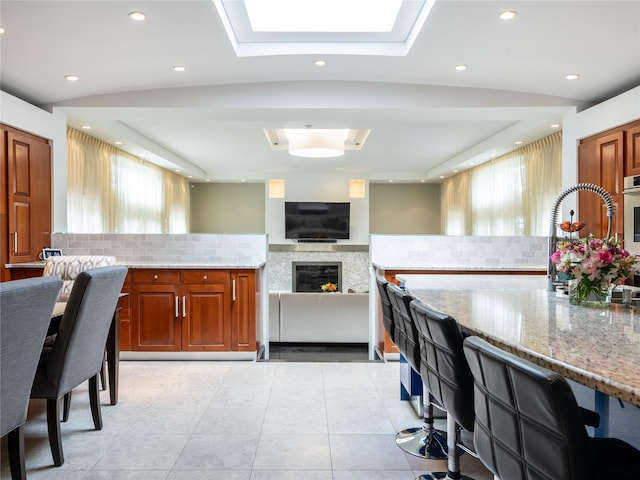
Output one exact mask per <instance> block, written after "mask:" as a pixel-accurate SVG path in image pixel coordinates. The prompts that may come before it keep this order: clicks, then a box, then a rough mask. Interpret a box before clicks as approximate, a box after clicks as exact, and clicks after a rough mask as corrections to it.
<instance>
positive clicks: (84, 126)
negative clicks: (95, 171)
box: [82, 125, 91, 130]
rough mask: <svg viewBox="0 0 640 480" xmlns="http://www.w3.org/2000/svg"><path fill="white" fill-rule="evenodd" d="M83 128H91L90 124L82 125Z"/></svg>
mask: <svg viewBox="0 0 640 480" xmlns="http://www.w3.org/2000/svg"><path fill="white" fill-rule="evenodd" d="M82 128H83V130H91V126H90V125H82Z"/></svg>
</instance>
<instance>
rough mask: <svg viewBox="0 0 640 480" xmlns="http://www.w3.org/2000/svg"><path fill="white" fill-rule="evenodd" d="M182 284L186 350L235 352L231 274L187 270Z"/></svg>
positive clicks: (183, 327) (184, 343) (184, 345)
mask: <svg viewBox="0 0 640 480" xmlns="http://www.w3.org/2000/svg"><path fill="white" fill-rule="evenodd" d="M182 282H183V285H182V350H183V351H187V352H200V351H221V352H224V351H231V350H233V348H232V344H231V324H232V322H231V287H232V285H231V278H230V273H229V272H227V271H224V272H222V271H207V270H204V271H202V270H197V271H184V272H182ZM254 292H255V291H254ZM254 348H255V346H254Z"/></svg>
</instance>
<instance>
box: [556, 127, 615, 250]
mask: <svg viewBox="0 0 640 480" xmlns="http://www.w3.org/2000/svg"><path fill="white" fill-rule="evenodd" d="M623 138H624V136H623V133H622V132H617V133H613V134H609V135H603V136H601V137H597V138H595V139H593V140H589V141H586V142H583V143H581V144H580V148H579V163H578V179H579V182H580V183H593V184H595V185H599V186H601V187H602V188H604V189H605V190H606V191H607V192H609V194H610V195H611V198H612V200H613V202H614V204H615V207H616V215H615V216H614V217H613V219H612V227H611V235H612V236H615V235H616V234H617V235H618V236H619V238H621V239H622V236H623V228H624V226H623V219H622V211H623V204H622V200H623V199H622V183H623V173H622V170H623V166H624V163H623V160H624V159H623V148H624V144H623ZM578 212H579V213H578V219H579V220H580V221H581V222H584V223H585V224H586V226H585V229H584V231H583V232H581V236H582V235H587V234H589V233H593V234H594V235H595V236H596V237H600V238H602V237H604V236H605V235H606V234H607V225H608V218H607V215H606V207H605V204H604V202H602V199H601V198H600V196H599V195H597V194H595V193H593V192H585V191H582V192H579V193H578ZM561 220H568V219H561Z"/></svg>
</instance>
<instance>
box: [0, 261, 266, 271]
mask: <svg viewBox="0 0 640 480" xmlns="http://www.w3.org/2000/svg"><path fill="white" fill-rule="evenodd" d="M45 263H46V262H25V263H8V264H6V265H5V268H44V264H45ZM116 265H124V266H125V267H127V268H167V269H199V268H202V269H211V270H229V269H231V270H236V269H237V270H242V269H258V268H262V267H264V266H265V264H264V263H263V264H261V265H232V264H220V263H215V264H214V263H144V262H116Z"/></svg>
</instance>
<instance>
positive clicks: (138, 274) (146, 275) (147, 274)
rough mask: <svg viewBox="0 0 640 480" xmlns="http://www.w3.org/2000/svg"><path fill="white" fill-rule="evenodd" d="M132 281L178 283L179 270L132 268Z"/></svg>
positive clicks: (150, 283) (149, 283)
mask: <svg viewBox="0 0 640 480" xmlns="http://www.w3.org/2000/svg"><path fill="white" fill-rule="evenodd" d="M131 277H132V280H133V283H144V284H147V285H153V284H174V285H177V284H179V283H180V270H133V274H132V276H131Z"/></svg>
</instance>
